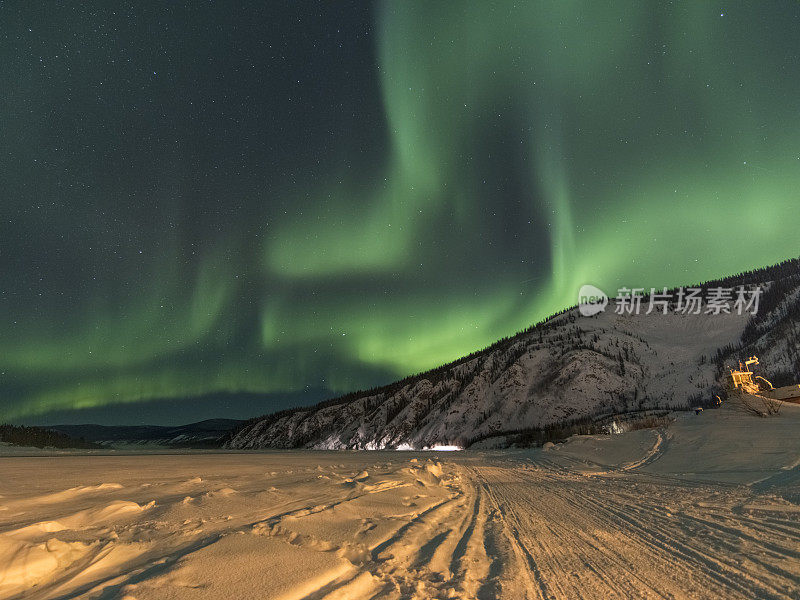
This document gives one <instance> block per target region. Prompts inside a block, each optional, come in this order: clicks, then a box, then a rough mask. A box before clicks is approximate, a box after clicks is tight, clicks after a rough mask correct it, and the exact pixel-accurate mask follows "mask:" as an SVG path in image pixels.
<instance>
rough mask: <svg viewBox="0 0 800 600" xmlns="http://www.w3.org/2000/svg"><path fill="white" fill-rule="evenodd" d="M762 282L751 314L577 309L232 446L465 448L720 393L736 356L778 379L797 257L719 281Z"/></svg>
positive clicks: (785, 368)
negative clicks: (590, 312)
mask: <svg viewBox="0 0 800 600" xmlns="http://www.w3.org/2000/svg"><path fill="white" fill-rule="evenodd" d="M738 285H746V286H756V285H761V286H763V287H764V288H765V289H766V290H767V291H766V292H765V294H764V295H763V297H762V299H761V308H760V310H759V312H758V314H757V315H756V316H755V317H753V316H751V315H750V314H749V313H747V312H744V313H743V314H741V315H740V314H737V313H736V311H734V310H732V311H731V314H724V313H723V314H706V312H705V309H704V310H703V311H702V312H701V313H700V314H681V313H677V312H675V311H672V310H671V311H669V312H668V314H661V313H660V312H658V311H654V312H653V313H652V314H649V315H647V314H644V313H645V311H644V310H642V311H641V312H640V313H639V314H616V312H615V311H614V307H613V303H612V304H610V305H609V307H608V309H607V310H606V312H602V313H600V314H599V315H596V316H593V317H585V316H582V315H581V314H580V313H579V311H578V309H577V308H574V309H570V310H568V311H565V312H563V313H561V314H559V315H557V316H554V317H552V318H550V319H548V320H547V321H545V322H544V323H542V324H539V325H537V326H535V327H532V328H530V329H528V330H526V331H524V332H521V333H519V334H517V335H515V336H514V337H512V338H509V339H505V340H502V341H500V342H498V343H496V344H494V345H493V346H491V347H489V348H487V349H486V350H483V351H481V352H478V353H475V354H473V355H471V356H469V357H466V358H464V359H462V360H459V361H456V362H454V363H451V364H449V365H445V366H444V367H441V368H439V369H435V370H433V371H430V372H428V373H423V374H420V375H417V376H413V377H409V378H407V379H405V380H402V381H400V382H396V383H394V384H392V385H389V386H386V387H383V388H379V389H376V390H370V391H367V392H361V393H356V394H351V395H349V396H346V397H343V398H341V399H338V400H333V401H329V402H325V403H322V404H320V405H317V406H315V407H311V408H304V409H297V410H293V411H283V412H281V413H276V414H274V415H269V416H266V417H264V418H261V419H256V420H253V421H250V422H249V423H247V424H246V425H244V426H243V427H242V428H241V429H239V430H237V431H235V432H234V433H233V434H232V435H231V436H230V437H229V438H228V440H227V441H226V445H227V446H228V447H231V448H264V447H274V448H298V447H306V448H316V449H340V448H354V449H379V448H396V447H398V446H403V447H407V446H410V447H411V448H417V449H422V448H426V447H432V446H435V445H443V444H455V445H458V446H462V447H466V446H469V445H470V444H471V443H473V442H475V441H476V440H479V439H485V438H487V437H492V436H497V435H501V434H502V433H504V432H513V431H520V430H524V429H530V428H541V427H547V426H553V425H558V424H563V423H568V422H573V421H576V420H579V419H588V418H598V417H600V416H602V415H609V414H615V413H625V412H631V411H636V410H644V409H650V408H683V407H687V406H690V405H694V404H702V403H704V402H709V401H711V400H712V399H713V398H714V396H715V395H716V394H718V393H719V385H720V383H721V376H722V374H723V372H724V368H723V367H724V365H725V364H726V361H727V363H728V364H730V362H731V361H732V360H735V359H736V358H738V357H739V356H744V355H745V354H752V353H758V354H759V356H762V359H763V360H762V362H763V364H764V366H765V368H764V371H763V372H764V374H765V375H766V376H767V377H773V378H775V379H777V380H778V383H783V381H782V380H784V379H792V378H795V377H797V376H798V370H800V369H799V368H798V366H799V365H800V358H799V357H798V349H800V346H799V345H798V335H797V332H798V331H799V330H800V325H798V321H800V260H792V261H787V262H785V263H781V264H780V265H776V266H774V267H770V268H767V269H761V270H758V271H753V272H749V273H745V274H741V275H738V276H736V277H732V278H728V279H726V280H721V281H715V282H709V283H707V284H704V286H703V287H704V288H705V289H710V288H712V287H715V286H726V287H734V286H738Z"/></svg>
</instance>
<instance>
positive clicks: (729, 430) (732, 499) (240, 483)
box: [0, 405, 800, 600]
mask: <svg viewBox="0 0 800 600" xmlns="http://www.w3.org/2000/svg"><path fill="white" fill-rule="evenodd" d="M798 431H800V406H789V405H787V406H785V407H784V410H783V412H782V414H781V415H780V416H779V417H775V418H768V419H759V418H756V417H752V416H748V415H745V414H742V413H738V412H735V411H734V410H733V409H728V408H723V409H720V410H709V411H705V412H704V413H702V414H700V415H694V414H682V415H680V416H679V418H678V420H677V421H676V422H675V423H673V424H672V425H671V426H670V427H668V428H667V429H662V430H642V431H635V432H631V433H625V434H620V435H616V436H613V437H602V436H590V437H575V438H572V439H571V440H569V441H568V442H566V443H564V444H556V445H555V446H550V447H548V448H546V449H537V450H528V451H504V452H489V451H485V452H447V453H445V452H442V453H436V452H429V453H411V452H338V453H337V452H310V451H305V452H261V453H244V454H242V453H198V452H194V453H189V452H187V453H177V454H148V455H124V454H113V453H111V454H108V455H98V454H93V455H85V454H81V453H60V454H59V455H58V456H44V455H42V456H33V455H32V456H10V457H5V458H0V598H31V599H36V598H59V599H62V598H63V599H66V598H104V599H111V598H125V599H127V600H131V599H139V600H147V599H159V600H162V599H169V598H208V599H214V600H220V599H225V598H236V599H243V598H244V599H248V598H286V599H289V598H295V599H309V600H310V599H321V598H328V599H334V598H419V599H426V598H513V599H522V598H612V597H620V598H630V597H678V598H681V597H695V598H697V597H700V598H797V597H798V596H799V595H800V435H798ZM2 452H3V451H2V450H0V454H2ZM31 454H35V453H31Z"/></svg>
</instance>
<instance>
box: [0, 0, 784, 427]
mask: <svg viewBox="0 0 800 600" xmlns="http://www.w3.org/2000/svg"><path fill="white" fill-rule="evenodd" d="M0 22H2V24H3V25H2V38H0V57H2V61H0V71H1V72H2V81H3V82H4V84H3V89H2V108H0V127H2V132H3V135H2V137H0V167H1V168H0V173H2V181H3V199H2V208H3V211H2V213H3V214H2V220H0V223H2V225H1V227H2V236H0V256H2V259H3V262H2V268H0V307H2V315H3V319H2V321H0V421H3V420H12V421H17V422H46V421H47V420H48V418H49V416H48V415H52V414H55V413H57V414H58V417H59V418H60V419H61V420H64V418H65V416H64V415H65V414H73V413H74V415H75V417H74V420H75V421H78V422H80V421H85V418H84V416H85V414H87V413H86V412H85V411H86V410H89V409H91V410H95V411H96V410H97V409H99V408H103V409H104V410H106V411H107V412H106V414H107V416H106V417H103V419H105V421H106V422H117V421H118V420H119V419H116V418H115V414H121V413H115V412H114V411H115V410H119V409H120V408H121V407H122V406H123V405H128V406H129V407H130V405H134V406H140V405H141V406H142V407H144V406H145V405H149V404H152V401H158V402H157V410H156V409H154V410H156V412H150V413H147V414H148V415H151V416H152V415H158V417H159V418H161V419H163V420H164V421H171V422H189V421H192V420H199V419H202V418H208V417H211V416H229V417H247V416H255V414H260V413H264V412H269V411H270V410H272V409H276V408H283V407H285V406H286V405H287V403H289V404H293V403H296V402H303V401H310V400H311V399H319V398H321V397H324V396H330V395H334V394H337V393H341V392H345V391H350V390H353V389H357V388H362V387H370V386H372V385H376V384H379V383H386V382H389V381H391V380H393V379H396V378H398V377H402V376H405V375H407V374H410V373H412V372H416V371H420V370H423V369H426V368H429V367H433V366H436V365H438V364H441V363H444V362H447V361H449V360H452V359H455V358H457V357H459V356H461V355H463V354H466V353H469V352H471V351H474V350H476V349H478V348H481V347H483V346H486V345H488V344H490V343H491V342H493V341H494V340H496V339H497V338H499V337H502V336H504V335H509V334H512V333H514V332H515V331H517V330H519V329H522V328H524V327H526V326H528V325H530V324H531V323H533V322H535V321H538V320H540V319H541V318H543V317H545V316H547V315H548V314H550V313H552V312H554V311H556V310H560V309H561V308H564V307H565V306H568V305H572V304H574V303H575V302H576V300H577V291H578V289H579V287H580V286H581V285H582V284H584V283H592V284H595V285H598V286H600V287H601V288H603V289H606V290H607V291H609V290H610V291H614V290H616V289H617V288H618V287H620V286H622V285H627V286H629V287H630V286H642V287H650V286H656V287H658V286H674V285H681V284H686V283H692V282H696V281H700V280H703V279H708V278H712V277H717V276H721V275H725V274H728V273H733V272H738V271H741V270H745V269H749V268H753V267H757V266H763V265H766V264H771V263H774V262H778V261H779V260H782V259H785V258H788V257H793V256H797V255H798V254H800V251H798V249H799V248H800V244H799V243H798V242H800V216H798V206H800V33H798V32H800V5H798V4H797V3H796V2H794V1H789V0H785V1H782V2H778V1H776V2H761V1H755V2H723V3H722V4H712V3H708V2H690V1H687V2H673V3H656V2H641V1H630V2H623V1H615V2H595V1H590V0H586V1H563V0H562V1H559V2H530V3H511V2H508V3H502V2H500V3H490V2H469V3H466V2H464V3H459V2H386V3H379V4H369V3H367V2H352V3H339V2H337V3H296V2H263V3H262V2H252V3H250V2H231V3H217V4H214V3H199V2H196V3H188V4H186V5H183V4H180V5H179V4H177V3H167V4H161V3H148V2H134V3H113V2H89V3H83V4H81V5H77V4H76V5H72V4H51V3H33V2H31V3H28V2H20V3H5V4H3V5H2V6H0ZM226 393H230V394H233V395H235V394H241V393H251V394H252V393H255V394H263V398H264V401H263V404H261V405H259V406H257V407H255V409H254V408H253V406H252V405H248V408H247V410H245V408H243V407H242V406H239V405H237V404H236V402H235V401H234V400H232V401H231V402H229V403H226V402H224V401H220V403H219V404H217V405H214V404H211V405H208V404H207V403H206V404H205V405H203V407H202V408H201V407H200V406H199V405H197V404H195V403H194V402H193V399H194V398H197V397H198V396H202V395H205V394H226ZM232 397H233V396H232ZM143 410H144V409H143ZM69 411H73V413H69ZM247 411H250V412H247ZM97 414H98V413H97V412H94V413H92V415H93V417H94V416H96V415H97ZM126 414H128V413H126ZM142 414H145V413H142ZM68 418H71V417H68ZM133 418H134V417H125V419H128V420H130V419H133ZM143 418H144V417H143ZM94 420H97V419H94Z"/></svg>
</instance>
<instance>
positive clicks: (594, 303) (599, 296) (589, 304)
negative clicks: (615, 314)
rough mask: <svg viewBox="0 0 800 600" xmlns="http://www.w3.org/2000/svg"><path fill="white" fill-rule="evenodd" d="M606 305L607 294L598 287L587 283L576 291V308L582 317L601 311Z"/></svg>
mask: <svg viewBox="0 0 800 600" xmlns="http://www.w3.org/2000/svg"><path fill="white" fill-rule="evenodd" d="M606 306H608V296H606V294H605V292H604V291H603V290H601V289H600V288H596V287H594V286H593V285H588V284H587V285H584V286H583V287H581V289H580V291H578V310H579V311H580V313H581V314H582V315H583V316H584V317H592V316H594V315H596V314H598V313H601V312H603V311H604V310H605V309H606Z"/></svg>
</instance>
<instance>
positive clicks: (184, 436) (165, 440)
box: [49, 419, 244, 448]
mask: <svg viewBox="0 0 800 600" xmlns="http://www.w3.org/2000/svg"><path fill="white" fill-rule="evenodd" d="M243 423H244V421H240V420H236V419H208V420H205V421H199V422H197V423H190V424H188V425H178V426H162V425H119V426H117V425H93V424H87V425H54V426H52V427H50V428H49V429H51V430H53V431H57V432H60V433H63V434H66V435H68V436H71V437H80V438H84V439H85V440H88V441H91V442H98V443H104V444H111V445H151V446H167V447H174V448H186V447H193V448H204V447H217V446H219V443H220V439H221V438H222V437H223V436H224V435H225V434H227V433H228V432H230V431H231V430H232V429H234V428H235V427H239V426H241V425H242V424H243Z"/></svg>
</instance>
